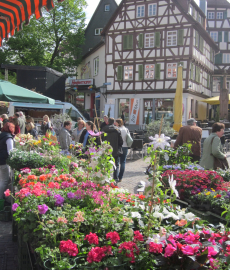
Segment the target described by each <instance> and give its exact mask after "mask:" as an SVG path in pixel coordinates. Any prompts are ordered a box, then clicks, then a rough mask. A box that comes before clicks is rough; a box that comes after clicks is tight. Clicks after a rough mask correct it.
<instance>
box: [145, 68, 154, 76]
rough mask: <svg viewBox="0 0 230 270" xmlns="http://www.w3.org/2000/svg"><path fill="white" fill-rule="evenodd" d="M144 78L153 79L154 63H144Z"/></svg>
mask: <svg viewBox="0 0 230 270" xmlns="http://www.w3.org/2000/svg"><path fill="white" fill-rule="evenodd" d="M145 79H154V65H145Z"/></svg>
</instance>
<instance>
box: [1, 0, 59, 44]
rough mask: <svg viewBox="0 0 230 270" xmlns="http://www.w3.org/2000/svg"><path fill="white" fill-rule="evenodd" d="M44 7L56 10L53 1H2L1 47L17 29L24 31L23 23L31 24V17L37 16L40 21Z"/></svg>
mask: <svg viewBox="0 0 230 270" xmlns="http://www.w3.org/2000/svg"><path fill="white" fill-rule="evenodd" d="M62 1H64V0H58V2H62ZM42 7H46V9H47V10H51V9H52V8H54V3H53V0H0V46H1V45H2V40H3V39H4V38H5V39H8V37H9V34H11V36H13V35H14V32H15V30H16V29H17V30H18V31H19V30H21V29H22V23H23V22H25V24H26V25H27V24H29V21H30V17H31V15H33V14H35V16H36V19H39V18H40V17H41V16H42V14H41V8H42Z"/></svg>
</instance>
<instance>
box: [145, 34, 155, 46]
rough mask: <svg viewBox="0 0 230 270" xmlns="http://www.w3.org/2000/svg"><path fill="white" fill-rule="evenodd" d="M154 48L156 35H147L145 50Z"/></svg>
mask: <svg viewBox="0 0 230 270" xmlns="http://www.w3.org/2000/svg"><path fill="white" fill-rule="evenodd" d="M153 47H154V33H150V34H145V48H153Z"/></svg>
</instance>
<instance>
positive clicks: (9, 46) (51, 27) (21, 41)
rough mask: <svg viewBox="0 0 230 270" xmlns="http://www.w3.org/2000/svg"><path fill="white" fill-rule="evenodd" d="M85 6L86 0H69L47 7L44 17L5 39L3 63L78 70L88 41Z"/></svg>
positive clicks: (2, 54)
mask: <svg viewBox="0 0 230 270" xmlns="http://www.w3.org/2000/svg"><path fill="white" fill-rule="evenodd" d="M85 6H86V1H85V0H66V1H64V2H62V3H59V4H56V5H55V8H54V9H53V10H51V11H50V12H48V11H46V10H45V9H44V10H43V11H42V15H43V17H41V18H40V19H39V20H36V18H35V17H33V18H31V20H30V24H29V25H27V26H24V27H23V30H22V31H20V32H17V33H16V34H15V35H14V36H13V37H11V38H10V39H9V40H8V41H7V42H4V44H3V47H2V48H0V61H1V63H10V64H18V65H30V66H47V67H50V68H53V69H56V70H58V71H60V72H64V73H71V74H73V71H74V72H76V71H75V67H76V66H77V65H78V64H79V62H80V58H79V57H78V56H79V55H80V52H81V46H80V45H81V44H82V43H83V42H84V27H85V23H84V22H85V13H84V12H83V8H84V7H85Z"/></svg>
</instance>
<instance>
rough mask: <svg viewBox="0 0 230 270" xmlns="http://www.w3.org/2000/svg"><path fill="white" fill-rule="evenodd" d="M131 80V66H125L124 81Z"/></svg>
mask: <svg viewBox="0 0 230 270" xmlns="http://www.w3.org/2000/svg"><path fill="white" fill-rule="evenodd" d="M132 79H133V66H125V67H124V80H132Z"/></svg>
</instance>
